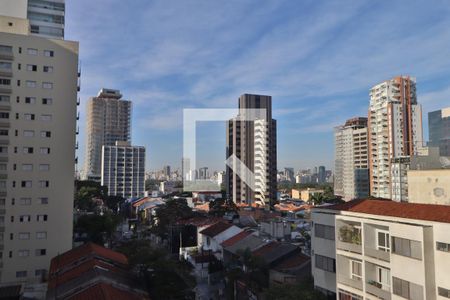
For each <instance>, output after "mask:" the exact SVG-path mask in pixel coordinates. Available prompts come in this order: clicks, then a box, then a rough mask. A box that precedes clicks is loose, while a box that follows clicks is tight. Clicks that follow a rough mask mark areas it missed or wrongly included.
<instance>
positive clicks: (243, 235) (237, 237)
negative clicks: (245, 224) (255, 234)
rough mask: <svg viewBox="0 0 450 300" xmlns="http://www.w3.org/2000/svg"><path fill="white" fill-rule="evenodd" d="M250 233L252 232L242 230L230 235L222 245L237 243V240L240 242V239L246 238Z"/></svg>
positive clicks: (227, 245)
mask: <svg viewBox="0 0 450 300" xmlns="http://www.w3.org/2000/svg"><path fill="white" fill-rule="evenodd" d="M250 234H251V232H248V231H241V232H239V233H238V234H236V235H235V236H232V237H230V238H229V239H228V240H225V241H223V242H222V244H221V245H222V247H229V246H232V245H234V244H236V243H237V242H239V241H240V240H242V239H244V238H246V237H247V236H249V235H250Z"/></svg>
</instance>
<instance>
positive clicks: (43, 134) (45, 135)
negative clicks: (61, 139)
mask: <svg viewBox="0 0 450 300" xmlns="http://www.w3.org/2000/svg"><path fill="white" fill-rule="evenodd" d="M51 135H52V133H51V132H50V131H41V137H43V138H49V137H50V136H51Z"/></svg>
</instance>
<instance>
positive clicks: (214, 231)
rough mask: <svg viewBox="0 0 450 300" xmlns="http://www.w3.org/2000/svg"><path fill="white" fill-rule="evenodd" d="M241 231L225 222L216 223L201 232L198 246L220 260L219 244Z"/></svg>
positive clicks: (220, 250)
mask: <svg viewBox="0 0 450 300" xmlns="http://www.w3.org/2000/svg"><path fill="white" fill-rule="evenodd" d="M241 231H243V230H242V229H241V228H239V227H237V226H235V225H233V224H230V223H225V222H217V223H216V224H213V225H211V226H209V227H207V228H205V229H203V230H202V231H200V234H201V241H200V245H201V248H202V250H204V251H211V252H212V253H214V254H215V255H216V257H217V258H218V259H219V260H222V246H221V243H222V242H223V241H225V240H227V239H229V238H231V237H233V236H235V235H236V234H238V233H240V232H241Z"/></svg>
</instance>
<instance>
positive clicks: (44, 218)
mask: <svg viewBox="0 0 450 300" xmlns="http://www.w3.org/2000/svg"><path fill="white" fill-rule="evenodd" d="M36 221H38V222H45V221H47V215H37V216H36Z"/></svg>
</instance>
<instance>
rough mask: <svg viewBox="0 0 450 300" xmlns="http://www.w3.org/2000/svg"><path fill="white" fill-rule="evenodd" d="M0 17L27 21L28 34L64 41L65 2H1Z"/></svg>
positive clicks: (44, 0) (19, 0)
mask: <svg viewBox="0 0 450 300" xmlns="http://www.w3.org/2000/svg"><path fill="white" fill-rule="evenodd" d="M1 6H2V7H1V8H0V15H4V16H9V17H15V18H19V19H28V20H29V22H30V33H31V34H32V35H38V36H42V37H46V38H51V39H64V24H65V0H2V2H1Z"/></svg>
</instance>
